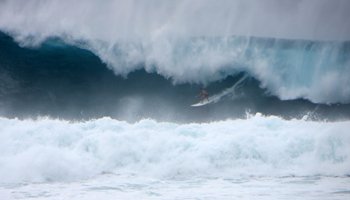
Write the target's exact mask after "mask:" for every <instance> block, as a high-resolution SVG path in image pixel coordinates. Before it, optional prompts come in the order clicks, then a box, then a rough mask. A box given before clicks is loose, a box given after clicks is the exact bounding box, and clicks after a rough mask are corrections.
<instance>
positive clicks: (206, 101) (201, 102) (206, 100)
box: [191, 99, 211, 107]
mask: <svg viewBox="0 0 350 200" xmlns="http://www.w3.org/2000/svg"><path fill="white" fill-rule="evenodd" d="M209 103H211V101H210V100H208V99H204V100H203V101H200V102H198V103H196V104H192V105H191V106H192V107H199V106H204V105H207V104H209Z"/></svg>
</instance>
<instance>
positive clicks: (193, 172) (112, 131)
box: [0, 115, 350, 183]
mask: <svg viewBox="0 0 350 200" xmlns="http://www.w3.org/2000/svg"><path fill="white" fill-rule="evenodd" d="M349 128H350V122H349V121H344V122H312V121H304V120H290V121H287V120H283V119H280V118H278V117H264V116H261V115H256V116H253V117H250V118H248V119H238V120H226V121H218V122H211V123H202V124H196V123H192V124H175V123H159V122H156V121H154V120H142V121H140V122H138V123H134V124H129V123H126V122H122V121H118V120H113V119H110V118H101V119H96V120H91V121H86V122H69V121H64V120H51V119H38V120H18V119H6V118H1V119H0V133H1V134H0V181H1V182H2V183H21V182H24V181H29V182H33V181H69V180H80V179H85V178H89V177H92V176H95V175H98V174H101V173H106V172H107V173H117V174H123V173H137V174H142V176H150V177H162V178H170V179H172V178H175V179H177V178H190V177H225V178H228V177H237V176H289V175H296V176H304V175H305V176H308V175H329V176H343V175H349V174H350V171H349V169H350V158H349V152H350V135H349V134H348V130H349Z"/></svg>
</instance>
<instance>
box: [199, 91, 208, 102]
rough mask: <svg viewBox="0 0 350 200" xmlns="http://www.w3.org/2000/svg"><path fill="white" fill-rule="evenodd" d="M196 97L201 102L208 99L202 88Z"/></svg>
mask: <svg viewBox="0 0 350 200" xmlns="http://www.w3.org/2000/svg"><path fill="white" fill-rule="evenodd" d="M198 96H199V98H200V100H201V102H202V101H204V100H207V101H209V98H208V97H209V93H208V92H207V91H206V90H205V89H204V88H202V89H201V91H200V93H199V95H198Z"/></svg>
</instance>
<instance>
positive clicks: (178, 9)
mask: <svg viewBox="0 0 350 200" xmlns="http://www.w3.org/2000/svg"><path fill="white" fill-rule="evenodd" d="M268 2H269V3H267V4H263V3H260V2H259V1H253V0H251V1H239V0H237V1H223V2H221V4H217V3H214V2H211V1H205V2H200V3H199V2H192V3H191V5H190V4H188V3H186V1H181V2H178V3H176V4H175V3H171V2H160V1H156V0H154V1H152V2H148V3H147V4H145V3H144V2H142V1H135V2H130V3H129V4H120V1H118V0H115V1H108V2H105V3H104V4H99V5H98V6H96V5H95V4H94V3H93V2H90V1H88V2H85V3H84V4H82V2H80V1H78V2H77V3H78V4H82V5H81V6H78V10H76V8H74V10H72V8H71V7H70V6H69V4H70V2H66V1H50V2H46V3H44V2H42V1H37V0H31V1H27V2H26V3H23V2H20V1H4V2H2V3H1V7H0V8H1V10H0V11H1V12H0V13H1V15H0V29H1V30H2V31H4V32H6V33H8V34H10V35H11V36H13V37H14V38H15V40H16V41H17V42H18V43H20V44H21V45H22V46H38V45H40V44H42V43H43V42H44V41H47V39H50V38H59V39H61V40H63V41H64V42H65V43H67V44H70V45H74V46H78V47H80V48H84V49H88V50H90V51H92V52H93V53H94V54H95V55H97V56H99V58H100V59H101V60H102V61H103V62H105V63H106V64H107V65H108V67H109V68H110V69H112V70H113V71H114V72H115V73H116V74H118V75H124V76H125V75H127V74H128V73H130V72H132V71H135V70H137V69H140V68H143V69H144V70H146V71H147V72H154V73H157V74H160V75H162V76H164V77H166V78H170V79H172V80H173V82H175V83H201V84H210V83H211V82H213V81H218V80H223V79H224V78H226V77H228V76H230V75H236V74H238V73H241V72H245V73H248V74H249V75H250V76H252V77H254V78H255V79H257V80H259V81H260V86H261V87H263V88H266V89H267V91H268V92H269V93H270V94H273V95H276V96H278V97H279V98H280V99H282V100H292V99H299V98H303V99H307V100H310V101H312V102H314V103H323V104H334V103H343V104H344V103H349V102H350V90H349V88H348V87H347V86H348V85H349V84H350V77H349V76H350V75H349V74H350V58H349V57H350V56H349V55H350V53H349V51H350V50H349V49H350V48H349V42H347V41H349V39H350V38H349V37H348V36H349V35H350V34H347V33H349V31H350V30H349V26H347V25H346V23H347V20H345V19H346V18H347V17H346V16H347V14H346V13H347V10H348V9H347V8H348V7H349V4H348V3H347V2H345V1H341V0H338V1H337V2H336V3H335V2H332V3H330V2H329V1H321V2H319V1H317V3H315V2H314V1H300V2H299V6H298V7H295V8H294V7H289V6H287V5H285V4H284V3H280V2H277V1H274V0H269V1H268ZM19 3H21V6H18V4H19ZM255 4H259V5H260V4H261V8H262V10H255V9H254V8H255V6H251V5H255ZM273 5H274V6H273ZM334 6H336V7H337V9H338V11H339V12H337V13H336V14H335V13H332V14H333V16H334V17H333V18H323V19H314V18H309V17H308V16H309V14H310V13H309V12H310V11H309V10H308V9H305V8H310V7H312V8H313V9H312V10H313V12H314V13H313V14H314V15H317V14H318V13H320V12H326V11H327V8H328V7H334ZM19 8H20V9H19ZM112 8H113V9H112ZM215 8H218V9H220V10H221V11H222V12H221V11H220V13H222V14H218V13H216V12H215ZM240 8H242V9H243V8H244V9H243V10H244V11H245V12H246V13H242V11H243V10H241V9H240ZM287 8H288V9H287ZM114 9H117V10H114ZM154 9H157V10H154ZM63 10H64V11H65V12H64V13H65V15H62V14H61V12H60V11H63ZM48 11H51V12H48ZM156 11H157V12H156ZM269 11H273V12H272V13H279V15H280V16H279V20H281V22H279V23H277V22H276V20H275V18H276V16H274V15H272V14H271V15H272V16H269V15H262V14H261V13H263V12H269ZM277 11H278V12H277ZM283 11H285V12H286V13H285V14H283ZM35 13H37V14H35ZM40 13H41V14H40ZM78 13H80V14H78ZM96 13H98V15H96ZM233 13H236V14H237V13H238V14H237V15H233ZM253 13H256V15H257V16H256V17H253V18H248V19H246V18H244V16H246V15H248V16H255V14H253ZM131 16H132V17H131ZM242 16H243V18H242ZM259 16H261V18H259ZM290 16H295V17H294V18H293V17H290ZM9 19H11V20H9ZM68 19H69V20H68ZM240 19H246V21H244V20H243V21H240ZM319 20H322V23H321V22H320V21H319ZM344 20H345V21H344ZM10 21H11V23H9V22H10ZM339 21H341V22H344V23H345V25H342V26H339V27H338V25H339V24H338V23H339ZM204 22H206V23H210V24H211V22H215V24H216V26H214V25H213V26H214V27H206V26H205V25H204V24H206V23H204ZM248 22H249V23H248ZM283 22H285V23H288V24H298V26H296V27H293V26H291V27H286V26H284V25H283V24H281V23H283ZM247 23H248V24H250V25H251V27H246V26H245V24H247ZM264 23H265V27H262V26H261V25H260V24H264ZM272 24H275V25H272ZM276 24H277V25H276ZM310 24H311V25H310ZM253 25H255V26H253ZM340 27H342V28H340ZM315 30H318V31H316V32H315ZM335 30H336V31H335ZM280 38H286V39H280Z"/></svg>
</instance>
